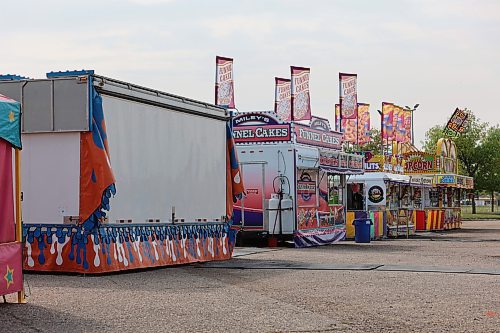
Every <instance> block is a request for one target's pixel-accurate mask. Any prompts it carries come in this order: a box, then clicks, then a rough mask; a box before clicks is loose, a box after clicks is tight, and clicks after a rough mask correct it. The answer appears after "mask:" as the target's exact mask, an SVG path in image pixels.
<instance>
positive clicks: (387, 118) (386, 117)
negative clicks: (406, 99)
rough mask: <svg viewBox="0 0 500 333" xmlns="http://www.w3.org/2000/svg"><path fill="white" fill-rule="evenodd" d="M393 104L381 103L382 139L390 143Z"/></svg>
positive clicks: (392, 137)
mask: <svg viewBox="0 0 500 333" xmlns="http://www.w3.org/2000/svg"><path fill="white" fill-rule="evenodd" d="M393 117H394V104H392V103H385V102H384V103H382V138H384V139H386V140H388V141H392V140H394V127H393V123H394V121H393Z"/></svg>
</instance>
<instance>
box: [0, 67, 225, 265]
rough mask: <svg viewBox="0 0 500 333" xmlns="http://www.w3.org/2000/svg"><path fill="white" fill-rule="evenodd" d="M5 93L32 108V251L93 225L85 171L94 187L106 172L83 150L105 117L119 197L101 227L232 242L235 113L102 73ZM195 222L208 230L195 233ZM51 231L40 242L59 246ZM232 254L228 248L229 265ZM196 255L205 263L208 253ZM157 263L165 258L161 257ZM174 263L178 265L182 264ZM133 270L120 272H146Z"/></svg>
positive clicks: (16, 83) (0, 88)
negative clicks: (230, 132)
mask: <svg viewBox="0 0 500 333" xmlns="http://www.w3.org/2000/svg"><path fill="white" fill-rule="evenodd" d="M0 93H4V94H7V95H10V96H12V98H14V99H17V100H19V101H21V102H22V105H23V117H22V139H23V143H24V150H23V154H22V178H23V184H22V192H23V200H24V202H23V220H24V223H25V224H26V225H27V229H26V230H27V231H26V234H27V235H28V236H30V235H32V236H33V235H34V236H33V237H31V238H30V237H28V238H30V240H32V241H33V239H32V238H35V240H34V241H33V242H37V240H36V238H37V235H39V234H40V232H42V233H43V230H45V231H46V230H47V229H46V228H45V229H43V230H42V229H40V230H38V229H37V228H38V227H40V228H44V226H45V227H50V228H56V229H57V228H61V227H68V225H70V226H71V225H74V227H75V228H77V229H78V228H79V227H78V226H77V225H76V223H75V222H76V221H80V222H84V221H85V220H86V219H87V218H88V217H87V216H82V207H83V206H84V204H86V203H84V202H83V201H84V199H85V197H84V194H82V184H84V182H82V177H83V172H82V170H83V169H84V168H89V167H92V168H95V170H94V169H92V177H94V171H95V173H96V174H98V173H99V171H100V170H99V169H100V168H101V167H102V166H101V165H96V166H92V165H91V166H89V165H88V164H89V163H90V160H89V159H88V156H86V155H85V153H84V150H83V148H82V142H83V140H84V139H83V138H84V135H85V133H92V135H99V134H95V132H94V130H95V127H96V126H97V127H99V129H100V130H102V129H101V128H100V126H101V124H100V122H101V120H96V114H97V113H98V112H99V110H98V109H99V108H102V110H103V114H104V121H105V130H104V132H103V133H104V134H103V133H101V135H102V136H107V158H108V159H109V161H108V162H109V164H110V166H111V169H112V174H113V175H114V180H115V181H114V187H116V194H115V195H114V196H113V197H111V198H109V194H110V193H109V191H107V192H104V193H103V194H102V195H103V197H102V200H103V202H102V206H101V207H100V208H102V210H99V211H96V213H95V214H94V215H91V218H92V217H94V218H95V217H96V216H97V217H98V219H99V221H100V222H102V223H103V226H104V227H105V228H110V227H113V226H116V227H120V226H126V227H127V228H129V229H130V228H132V227H133V226H137V227H139V226H144V224H146V226H148V223H152V222H153V223H154V224H152V225H151V226H152V227H153V226H154V227H159V226H162V227H163V228H167V229H168V227H167V225H170V224H171V223H175V222H184V224H183V225H182V226H175V225H174V226H175V228H181V229H182V228H184V226H187V227H193V228H200V227H204V228H205V227H206V229H207V230H209V231H206V232H205V231H199V232H205V233H212V231H213V230H212V227H213V228H215V229H217V228H218V229H220V230H222V229H224V230H225V231H224V233H225V235H226V236H227V232H228V226H227V224H226V223H223V221H224V220H225V216H226V190H227V189H226V171H227V170H226V167H227V166H226V154H227V141H226V140H227V139H226V127H227V121H228V119H229V118H228V115H227V114H226V110H225V109H223V108H220V107H217V106H214V105H211V104H208V103H203V102H199V101H195V100H191V99H189V98H184V97H180V96H175V95H171V94H167V93H164V92H161V91H157V90H153V89H149V88H144V87H140V86H137V85H134V84H130V83H126V82H122V81H119V80H115V79H111V78H107V77H103V76H99V75H95V74H94V73H93V71H77V72H55V73H48V74H47V79H35V80H32V79H22V80H10V81H9V80H7V81H0ZM96 96H98V97H96ZM96 98H100V99H101V100H102V102H100V104H99V105H96V104H95V102H96ZM96 122H97V123H96ZM103 128H104V127H103ZM94 139H95V138H94ZM94 141H95V140H94ZM97 178H98V177H97ZM92 181H95V179H94V178H92ZM113 192H114V188H113ZM100 195H101V194H100ZM100 199H101V198H100V197H99V200H100ZM97 208H98V207H96V209H97ZM83 215H85V214H83ZM187 222H190V223H195V222H198V223H195V224H193V225H189V226H188V225H187ZM201 222H203V223H201ZM210 222H212V224H210ZM209 224H210V225H209ZM187 227H186V228H187ZM30 228H31V229H30ZM50 228H49V234H48V235H45V238H43V239H39V240H38V241H40V242H42V241H46V239H48V238H50V237H51V235H52V233H51V232H50V230H51V229H50ZM129 229H127V230H129ZM167 229H165V230H163V231H158V233H163V232H164V233H166V234H169V233H170V231H171V230H170V229H168V230H167ZM215 229H214V230H215ZM120 230H121V229H120ZM189 230H191V231H189ZM189 230H188V229H185V230H184V229H183V230H180V229H179V230H178V229H175V230H174V231H173V233H174V234H175V233H177V232H178V233H180V234H183V235H184V233H185V234H186V235H188V234H189V236H190V237H191V236H193V235H194V236H193V241H194V239H195V238H196V237H198V236H200V235H199V234H198V235H197V234H196V232H194V231H192V229H189ZM211 230H212V231H211ZM87 232H88V231H87ZM127 232H129V231H127ZM199 232H198V233H199ZM30 233H31V234H30ZM98 233H100V231H98ZM132 233H133V232H132ZM138 233H140V231H139V232H138ZM213 233H214V234H215V233H216V232H215V231H213ZM60 234H61V233H59V234H58V235H59V236H57V237H59V238H60V241H61V244H64V243H65V242H66V243H67V242H68V241H67V240H65V239H64V237H60ZM151 234H152V233H149V234H148V237H149V236H150V235H151ZM218 235H219V234H217V236H218ZM95 236H96V237H100V238H103V237H104V236H103V235H101V234H96V235H95ZM157 236H158V239H159V238H161V237H160V235H157ZM69 237H70V238H71V235H70V236H69ZM179 237H180V236H177V238H179ZM186 237H187V236H186ZM203 237H204V236H203ZM203 237H202V236H200V237H199V238H196V239H198V240H199V239H201V238H203ZM207 237H208V236H207ZM221 237H222V236H221ZM104 238H105V237H104ZM115 238H116V237H115ZM125 238H127V239H129V241H132V242H133V241H134V239H137V238H136V237H135V236H130V237H129V236H128V234H126V235H125V236H124V239H125ZM153 240H154V239H153ZM50 241H51V239H49V243H48V244H50ZM33 242H32V243H29V244H28V246H31V245H33ZM224 246H227V244H226V245H224ZM35 250H36V249H32V248H30V251H35ZM212 250H213V249H212ZM212 250H211V251H212ZM40 251H42V252H43V249H41V250H40ZM89 252H90V251H89ZM126 252H127V251H125V253H124V255H125V254H126ZM132 252H133V251H132ZM170 252H172V251H170ZM222 252H223V251H222V248H221V256H222ZM226 252H227V251H226ZM30 253H31V252H30ZM194 253H195V254H196V253H197V254H200V251H199V249H197V250H195V251H194ZM201 253H203V251H201ZM42 254H43V255H44V257H48V256H50V254H47V253H42ZM136 255H137V254H136ZM154 257H158V255H157V254H156V253H155V255H154ZM169 257H170V260H171V259H172V256H171V255H170V256H169ZM177 257H178V256H177ZM201 257H203V256H200V258H201ZM101 259H103V260H104V259H106V260H107V259H108V258H101ZM155 259H156V260H153V261H155V262H156V263H155V264H152V263H149V264H143V265H141V266H137V267H147V266H154V265H157V264H158V261H161V260H159V259H158V258H155ZM202 259H203V258H202ZM186 260H187V259H186ZM42 261H44V262H45V263H46V262H47V260H42ZM192 261H196V260H194V259H193V260H192ZM123 262H124V260H122V262H121V263H120V265H121V266H120V265H118V266H120V267H118V266H116V267H112V268H111V269H110V270H117V269H124V268H136V267H122V266H123ZM129 263H130V260H129ZM167 264H168V262H167ZM40 265H41V266H43V264H42V263H40ZM56 266H57V265H56ZM33 267H35V266H33ZM33 267H29V268H32V269H33ZM52 268H54V267H52ZM59 268H60V267H55V270H58V269H59ZM41 270H45V269H41ZM47 270H50V269H47ZM59 270H62V269H59ZM67 270H68V269H67Z"/></svg>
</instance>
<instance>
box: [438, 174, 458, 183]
mask: <svg viewBox="0 0 500 333" xmlns="http://www.w3.org/2000/svg"><path fill="white" fill-rule="evenodd" d="M456 183H457V178H456V176H455V175H437V176H436V184H437V185H453V184H456Z"/></svg>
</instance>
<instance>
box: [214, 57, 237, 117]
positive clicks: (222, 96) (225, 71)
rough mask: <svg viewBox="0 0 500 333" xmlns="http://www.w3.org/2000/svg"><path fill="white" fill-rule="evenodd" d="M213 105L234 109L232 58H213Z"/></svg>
mask: <svg viewBox="0 0 500 333" xmlns="http://www.w3.org/2000/svg"><path fill="white" fill-rule="evenodd" d="M215 62H216V73H215V105H219V106H222V107H225V108H229V109H234V108H235V106H234V82H233V59H231V58H226V57H219V56H217V57H216V58H215Z"/></svg>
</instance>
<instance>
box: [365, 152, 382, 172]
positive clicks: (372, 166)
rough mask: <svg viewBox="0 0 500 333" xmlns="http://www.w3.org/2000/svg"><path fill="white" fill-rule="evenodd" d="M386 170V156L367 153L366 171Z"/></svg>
mask: <svg viewBox="0 0 500 333" xmlns="http://www.w3.org/2000/svg"><path fill="white" fill-rule="evenodd" d="M382 170H384V157H383V156H382V155H372V154H366V155H365V172H380V171H382Z"/></svg>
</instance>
